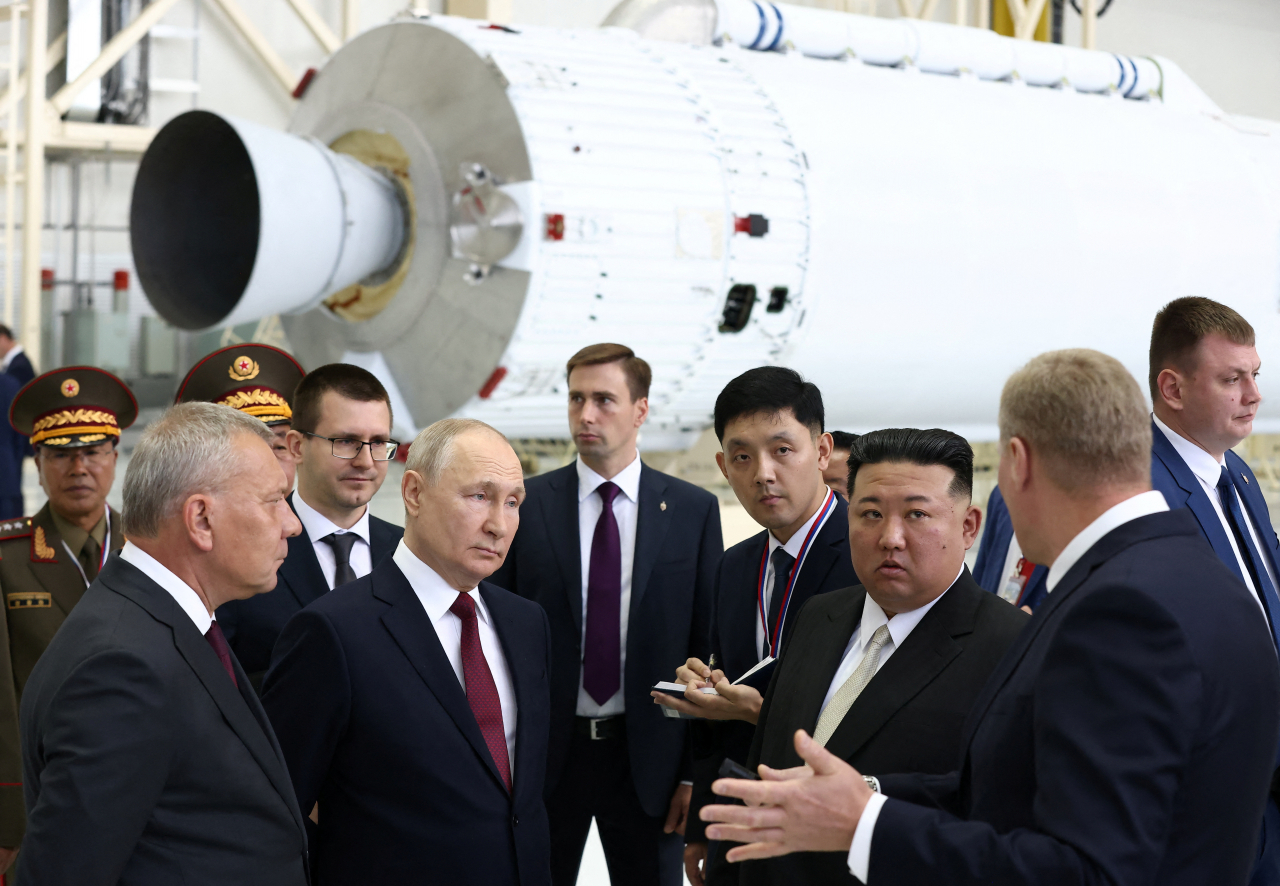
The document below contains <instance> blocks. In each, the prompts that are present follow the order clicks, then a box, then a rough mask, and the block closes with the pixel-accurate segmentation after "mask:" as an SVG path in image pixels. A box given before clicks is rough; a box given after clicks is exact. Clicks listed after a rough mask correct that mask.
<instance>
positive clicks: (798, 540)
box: [769, 491, 835, 560]
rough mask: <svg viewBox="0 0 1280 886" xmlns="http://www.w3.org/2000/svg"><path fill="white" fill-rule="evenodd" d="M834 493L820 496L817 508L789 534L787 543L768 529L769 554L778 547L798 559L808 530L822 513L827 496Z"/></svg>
mask: <svg viewBox="0 0 1280 886" xmlns="http://www.w3.org/2000/svg"><path fill="white" fill-rule="evenodd" d="M834 494H835V493H834V492H830V491H828V492H827V494H826V495H824V496H823V497H822V502H821V504H819V505H818V509H817V510H816V511H814V512H813V514H812V516H810V517H809V519H808V520H806V521H805V522H804V525H803V526H801V527H800V528H799V529H797V530H796V531H795V532H793V533H792V534H791V537H790V538H789V539H787V543H786V544H785V545H784V544H783V543H782V542H780V541H778V539H777V538H776V537H775V536H774V534H773V532H772V531H770V532H769V556H770V557H772V556H773V552H774V551H776V550H777V549H778V548H782V549H783V550H784V551H786V552H787V553H788V554H790V555H791V559H792V560H796V559H798V558H799V557H800V549H801V548H802V547H804V540H805V539H806V538H808V537H809V530H810V529H812V528H813V524H814V522H815V521H817V519H818V516H819V515H820V514H821V513H822V507H823V505H825V504H826V503H827V498H828V497H830V496H832V495H834Z"/></svg>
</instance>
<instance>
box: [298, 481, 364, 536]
mask: <svg viewBox="0 0 1280 886" xmlns="http://www.w3.org/2000/svg"><path fill="white" fill-rule="evenodd" d="M293 509H294V511H296V512H297V514H298V519H299V520H300V521H301V522H302V528H303V529H305V530H307V538H309V539H311V543H312V544H315V543H316V542H318V541H319V540H320V539H322V538H324V537H325V536H329V535H333V534H334V533H337V534H338V535H342V534H343V533H345V532H354V533H355V534H356V536H358V537H359V538H360V539H361V540H362V541H364V543H365V544H369V506H368V505H367V504H366V505H365V506H364V513H363V514H361V515H360V519H359V520H357V521H356V525H354V526H352V527H351V528H350V529H343V528H342V527H340V526H339V525H338V524H337V523H334V522H333V521H332V520H330V519H329V518H328V517H326V516H325V515H324V514H322V513H320V512H319V511H317V510H316V509H315V508H313V507H311V505H309V504H307V503H306V501H305V500H304V499H303V497H302V493H300V492H295V493H294V494H293Z"/></svg>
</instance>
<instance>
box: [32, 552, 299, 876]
mask: <svg viewBox="0 0 1280 886" xmlns="http://www.w3.org/2000/svg"><path fill="white" fill-rule="evenodd" d="M231 663H232V668H233V669H234V671H235V674H236V682H235V683H232V682H231V680H230V679H229V678H228V676H227V672H226V671H225V670H223V666H222V663H221V662H219V661H218V657H217V655H216V654H214V651H213V650H212V649H211V648H210V647H209V644H208V643H207V642H206V641H205V638H204V637H202V636H201V635H200V631H199V630H198V629H197V628H196V626H195V624H194V623H193V622H192V621H191V619H190V618H189V617H188V616H187V614H186V613H185V612H183V611H182V608H181V607H179V606H178V604H177V602H176V601H175V600H174V598H173V597H172V596H170V595H169V593H168V592H167V591H165V589H164V588H162V587H160V585H158V584H156V583H155V581H153V580H152V579H151V578H150V577H149V576H147V575H146V574H144V573H143V572H141V571H140V570H139V569H138V568H137V567H136V566H134V565H133V564H132V563H129V562H127V561H125V560H123V559H121V558H120V556H119V555H118V554H112V555H111V557H110V558H109V559H108V560H107V563H106V566H104V567H103V569H102V572H101V573H99V575H98V578H97V580H96V581H94V583H93V585H92V586H91V587H90V588H89V589H88V590H87V591H85V594H84V597H83V598H82V599H81V600H80V602H79V603H78V604H76V607H75V609H74V610H73V611H72V612H71V614H70V615H68V616H67V620H66V621H65V622H64V623H63V625H62V627H60V628H59V629H58V633H57V635H56V636H54V638H53V642H51V643H50V644H49V648H48V649H46V650H45V653H44V655H42V656H41V657H40V661H39V662H37V663H36V666H35V670H33V671H32V672H31V678H30V679H29V680H28V681H27V685H26V688H25V691H24V692H23V695H22V763H23V770H24V773H25V774H24V780H25V782H26V784H25V794H26V800H27V822H28V823H27V835H26V837H25V838H24V840H23V843H22V852H21V854H20V855H19V857H18V869H19V871H20V873H19V877H20V878H21V880H20V882H22V883H24V884H28V886H64V884H66V886H69V884H72V883H74V884H76V886H169V884H175V883H184V884H192V886H200V884H204V886H219V884H224V883H235V884H237V886H306V883H307V863H306V855H307V840H306V832H305V830H304V826H303V815H302V812H301V811H300V810H299V809H298V802H297V800H296V799H295V798H294V793H293V785H292V784H291V783H290V781H289V772H288V770H287V769H286V768H285V760H284V758H283V756H282V754H281V752H280V746H279V745H278V744H277V743H276V738H275V736H274V735H273V734H272V731H271V726H270V724H269V723H268V722H267V717H266V714H265V713H264V712H263V710H262V706H261V705H260V704H259V703H258V697H257V696H256V695H255V694H254V693H253V690H252V689H250V688H249V683H248V680H247V679H246V676H245V673H244V671H243V670H242V669H241V668H240V666H239V664H238V663H237V662H236V661H235V657H234V656H232V659H231Z"/></svg>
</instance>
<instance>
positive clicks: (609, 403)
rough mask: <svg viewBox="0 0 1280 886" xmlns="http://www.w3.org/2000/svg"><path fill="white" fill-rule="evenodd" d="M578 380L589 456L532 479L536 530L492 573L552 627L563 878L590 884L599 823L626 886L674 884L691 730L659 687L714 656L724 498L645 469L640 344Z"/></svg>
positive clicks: (579, 358)
mask: <svg viewBox="0 0 1280 886" xmlns="http://www.w3.org/2000/svg"><path fill="white" fill-rule="evenodd" d="M567 376H568V387H569V426H570V429H571V432H572V434H573V437H574V442H575V443H576V444H577V446H578V458H577V459H576V460H575V461H574V463H573V464H570V465H568V466H566V467H564V468H561V469H559V470H556V471H551V472H550V473H547V474H543V475H541V476H538V477H531V478H530V479H529V482H528V487H529V499H528V501H527V502H526V503H525V515H524V516H525V522H524V528H523V530H522V531H521V533H520V535H519V536H518V537H517V538H516V540H515V542H514V543H513V545H512V550H511V555H510V556H509V557H508V558H507V562H506V564H505V565H504V566H503V567H502V569H500V570H499V571H498V572H496V573H495V574H494V577H493V581H494V582H495V583H496V584H498V585H501V586H502V587H505V588H509V589H510V590H512V591H514V592H516V593H517V594H519V595H520V596H522V597H527V598H528V599H530V600H535V601H537V602H538V603H540V604H542V607H543V608H544V609H545V610H546V611H547V615H548V616H549V617H550V619H551V638H552V644H553V646H554V649H555V654H554V656H553V661H554V665H555V667H554V670H553V673H552V682H551V706H552V710H551V755H550V757H549V758H548V760H547V791H548V793H547V812H548V815H549V816H550V819H551V844H552V865H551V870H552V878H553V881H554V882H555V883H556V886H572V884H573V883H574V882H575V881H576V880H577V877H578V867H579V864H580V862H581V859H582V850H583V847H584V846H585V845H586V841H587V835H588V833H589V832H590V829H591V820H592V818H594V819H595V820H596V822H597V826H598V828H599V833H600V841H601V843H602V844H603V846H604V852H605V859H606V861H607V862H608V865H609V879H610V881H611V882H612V883H613V884H614V886H621V884H637V886H658V884H663V886H668V884H669V886H676V884H678V883H679V882H680V876H681V874H680V869H681V864H680V857H681V851H682V848H683V841H682V839H681V835H682V834H683V833H684V826H685V818H686V816H687V814H688V808H689V793H690V787H689V785H688V784H682V783H681V780H682V779H684V780H687V779H688V777H689V772H688V763H687V760H688V749H687V745H686V737H687V735H686V733H687V730H686V729H685V728H684V724H683V723H681V722H680V721H677V720H668V719H666V718H665V717H664V716H663V715H662V711H661V710H660V709H659V708H657V707H655V706H654V705H653V703H652V702H651V701H650V700H649V691H650V687H652V686H653V684H654V683H657V682H659V681H661V680H664V679H666V678H667V677H669V676H670V674H671V671H672V670H673V669H674V668H675V666H676V665H678V664H679V663H680V662H682V661H684V660H685V659H687V658H688V657H689V656H690V655H694V654H700V653H702V651H703V649H704V647H705V645H706V642H707V629H708V625H707V619H708V618H709V617H710V610H711V588H712V582H713V580H714V576H715V568H716V563H717V562H718V561H719V559H720V556H721V554H722V553H723V552H724V543H723V541H722V538H721V535H720V507H719V502H717V501H716V498H715V496H713V495H711V493H709V492H706V491H705V490H702V489H699V488H697V487H696V486H693V485H691V484H689V483H686V482H684V481H683V480H677V479H676V478H675V477H670V476H667V475H666V474H662V473H659V472H658V471H655V470H653V469H652V468H650V467H648V466H647V465H645V464H643V463H642V462H641V461H640V456H639V453H638V451H637V449H636V438H637V434H638V432H639V430H640V426H641V425H642V424H644V420H645V417H646V416H647V415H648V412H649V400H648V397H649V382H650V371H649V365H648V364H647V363H645V362H644V361H643V360H641V359H640V358H639V357H637V356H636V355H635V354H634V353H633V352H632V350H631V349H630V348H628V347H625V346H623V345H617V344H599V345H591V346H589V347H586V348H583V349H582V350H581V351H579V352H578V353H577V354H575V355H574V356H573V357H572V358H571V359H570V360H569V363H568V366H567Z"/></svg>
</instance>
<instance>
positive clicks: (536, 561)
mask: <svg viewBox="0 0 1280 886" xmlns="http://www.w3.org/2000/svg"><path fill="white" fill-rule="evenodd" d="M525 488H526V489H527V490H528V492H527V497H526V499H525V502H524V504H523V505H522V506H521V508H520V531H519V532H518V533H516V537H515V540H514V541H513V542H512V544H511V550H510V552H509V553H508V554H507V560H506V562H505V563H504V564H503V565H502V568H501V569H499V570H498V571H497V572H495V573H494V574H493V576H492V578H491V579H490V580H491V581H492V582H493V583H494V584H497V585H499V586H501V587H504V588H508V589H510V590H511V591H513V592H514V593H517V594H519V595H520V596H522V597H525V598H527V599H530V600H534V601H536V602H538V603H540V604H541V605H542V608H543V609H545V610H546V612H547V616H548V617H549V618H550V619H551V643H552V656H551V660H552V679H551V754H550V756H549V758H548V759H547V790H548V792H550V791H553V790H554V789H555V787H556V783H557V781H558V780H559V778H560V774H561V773H562V772H563V771H564V767H565V764H566V763H567V761H568V750H569V745H570V738H571V737H572V735H573V724H574V716H575V712H576V710H577V706H578V684H579V682H580V675H581V669H582V617H583V615H582V549H581V547H580V544H579V541H578V467H577V463H576V462H575V463H573V464H569V465H567V466H565V467H563V468H560V469H558V470H555V471H550V472H548V473H546V474H541V475H539V476H537V477H530V478H529V479H528V480H526V481H525ZM723 553H724V541H723V540H722V536H721V534H720V503H719V502H718V501H717V500H716V497H715V496H714V495H712V494H711V493H709V492H707V491H706V490H705V489H699V488H698V487H697V486H694V485H692V484H691V483H686V482H685V481H683V480H678V479H676V478H675V477H670V476H668V475H666V474H663V473H662V472H660V471H655V470H654V469H653V468H651V467H649V466H648V465H642V466H641V468H640V500H639V519H638V521H637V523H636V547H635V555H634V560H633V566H632V572H631V607H630V610H629V617H628V622H627V659H626V671H625V673H624V676H623V693H624V698H625V702H626V710H627V720H626V728H627V744H628V749H629V752H630V756H631V777H632V780H633V781H634V783H635V789H636V793H637V794H638V795H639V797H640V803H641V805H642V806H643V807H644V811H645V812H646V813H647V814H649V815H652V816H663V817H665V816H666V814H667V808H668V806H669V805H670V802H671V794H672V792H673V791H674V790H675V786H676V781H677V779H678V777H679V776H680V775H681V774H682V773H684V774H686V775H687V772H688V758H687V748H686V746H685V738H686V732H687V730H686V729H685V724H684V721H680V720H671V719H667V718H666V717H664V716H663V715H662V709H661V708H660V707H659V706H658V705H655V704H654V703H653V699H652V698H651V697H650V696H649V692H650V690H651V688H652V687H653V684H654V683H657V682H659V681H661V680H670V679H671V677H672V675H673V674H674V673H675V670H676V668H677V667H679V666H680V665H682V664H684V663H685V661H686V660H687V659H688V658H689V656H691V655H702V654H705V651H706V650H705V648H704V647H705V646H706V642H707V629H708V623H709V622H708V620H709V618H710V615H711V586H712V582H713V580H714V578H715V568H716V563H718V562H719V560H720V557H721V555H722V554H723Z"/></svg>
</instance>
